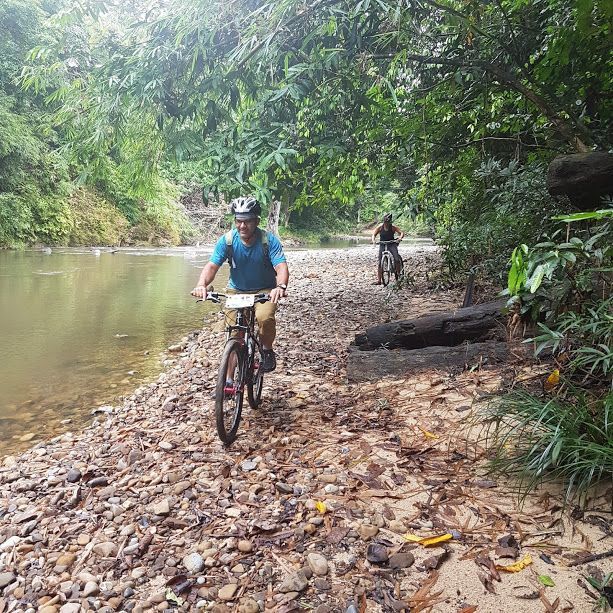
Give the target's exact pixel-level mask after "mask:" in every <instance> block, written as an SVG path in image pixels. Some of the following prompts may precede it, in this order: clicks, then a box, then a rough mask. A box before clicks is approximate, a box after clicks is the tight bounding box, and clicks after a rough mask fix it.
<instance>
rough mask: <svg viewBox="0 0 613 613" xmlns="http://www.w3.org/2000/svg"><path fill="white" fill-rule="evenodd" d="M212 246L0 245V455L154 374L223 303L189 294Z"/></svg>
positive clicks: (86, 417)
mask: <svg viewBox="0 0 613 613" xmlns="http://www.w3.org/2000/svg"><path fill="white" fill-rule="evenodd" d="M424 242H427V243H429V242H430V241H416V243H418V244H424ZM356 244H357V243H355V242H353V243H349V242H347V241H344V242H339V241H334V242H330V243H327V244H326V245H325V247H326V248H338V247H347V246H348V245H349V246H352V245H356ZM373 249H374V248H373ZM210 251H211V248H210V247H209V248H180V249H127V248H125V249H119V250H116V251H114V252H112V251H111V250H109V249H104V248H102V249H100V250H90V249H53V250H51V252H50V253H45V252H44V251H41V250H25V251H2V250H0V355H1V356H2V359H1V360H0V457H1V456H2V455H4V454H7V453H12V452H14V451H17V450H19V449H23V448H25V447H27V446H31V445H33V444H35V443H36V442H38V441H41V440H45V439H48V438H51V437H52V436H54V435H56V434H58V433H60V432H64V431H66V430H69V429H79V428H81V427H83V426H84V425H86V424H87V423H89V422H90V421H91V419H92V416H91V414H92V410H93V409H95V408H96V407H99V406H101V405H104V404H113V403H116V402H117V401H118V399H119V398H120V397H121V396H122V395H125V394H128V393H131V392H132V391H133V390H134V389H135V388H136V387H138V386H139V385H140V384H141V383H143V382H145V381H150V380H152V379H153V378H155V377H156V376H157V375H158V374H159V373H160V371H161V370H162V368H163V364H162V362H163V360H164V359H165V357H169V356H168V355H167V354H166V353H165V350H166V349H167V348H168V346H169V345H171V344H174V343H176V342H177V341H179V340H180V339H181V337H182V336H184V335H186V334H187V333H189V332H191V331H192V330H195V329H197V328H198V327H200V326H201V325H202V320H203V317H204V316H205V315H206V314H207V312H210V311H212V310H214V309H217V308H219V307H217V306H215V305H213V304H210V303H206V304H205V303H197V302H196V301H195V300H194V299H193V298H192V297H191V296H190V295H189V291H190V290H191V289H192V288H193V286H194V285H195V283H196V280H197V279H198V275H199V272H200V270H201V268H202V266H203V264H204V263H205V262H206V261H207V259H208V256H209V254H210ZM227 270H228V269H227V267H226V266H224V267H223V268H222V269H221V271H220V272H219V275H218V279H217V280H216V282H215V285H216V286H217V287H219V288H222V287H224V286H225V281H226V280H227ZM170 357H172V356H170Z"/></svg>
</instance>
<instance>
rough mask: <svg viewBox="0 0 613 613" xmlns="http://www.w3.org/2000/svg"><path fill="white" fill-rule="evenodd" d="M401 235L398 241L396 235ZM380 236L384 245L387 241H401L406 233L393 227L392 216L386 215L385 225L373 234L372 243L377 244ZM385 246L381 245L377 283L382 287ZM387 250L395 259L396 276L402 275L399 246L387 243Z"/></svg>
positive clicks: (376, 229)
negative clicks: (382, 264) (382, 256)
mask: <svg viewBox="0 0 613 613" xmlns="http://www.w3.org/2000/svg"><path fill="white" fill-rule="evenodd" d="M396 234H399V235H400V236H399V237H398V238H397V239H396V238H395V235H396ZM377 235H379V241H380V242H381V243H384V242H386V241H393V240H398V241H401V240H402V239H403V238H404V232H403V231H402V230H401V229H400V228H398V227H396V226H394V225H392V214H391V213H386V214H385V215H384V216H383V223H382V224H380V225H379V226H377V227H376V228H375V229H374V230H373V233H372V243H373V245H374V244H375V242H376V241H375V239H376V237H377ZM383 249H384V245H382V244H380V245H379V257H378V260H377V283H376V285H381V283H382V278H381V277H382V274H381V273H382V270H381V254H382V253H383ZM387 249H388V251H389V252H390V253H391V254H392V256H393V258H394V263H395V265H396V274H400V264H401V260H400V255H399V253H398V245H397V243H387Z"/></svg>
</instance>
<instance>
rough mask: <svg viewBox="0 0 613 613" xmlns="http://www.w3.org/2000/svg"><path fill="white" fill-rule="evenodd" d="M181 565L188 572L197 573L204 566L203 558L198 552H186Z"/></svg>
mask: <svg viewBox="0 0 613 613" xmlns="http://www.w3.org/2000/svg"><path fill="white" fill-rule="evenodd" d="M183 566H185V568H186V569H187V570H188V571H189V572H190V573H199V572H201V571H202V569H203V568H204V558H203V557H202V556H201V555H200V554H199V553H188V554H187V555H186V556H185V557H184V558H183Z"/></svg>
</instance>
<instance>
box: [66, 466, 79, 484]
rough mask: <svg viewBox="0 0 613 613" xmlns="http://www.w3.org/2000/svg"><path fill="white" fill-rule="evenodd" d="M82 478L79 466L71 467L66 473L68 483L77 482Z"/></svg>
mask: <svg viewBox="0 0 613 613" xmlns="http://www.w3.org/2000/svg"><path fill="white" fill-rule="evenodd" d="M80 479H81V471H80V470H79V469H78V468H71V469H70V470H69V471H68V474H67V475H66V481H68V483H76V482H77V481H79V480H80Z"/></svg>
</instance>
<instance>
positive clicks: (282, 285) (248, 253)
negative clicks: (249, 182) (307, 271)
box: [192, 196, 289, 372]
mask: <svg viewBox="0 0 613 613" xmlns="http://www.w3.org/2000/svg"><path fill="white" fill-rule="evenodd" d="M230 210H231V212H232V214H233V215H234V220H235V224H236V228H234V229H233V230H230V232H228V233H227V234H225V235H224V236H222V237H221V238H220V239H219V240H218V241H217V243H216V245H215V249H214V251H213V254H212V255H211V258H210V260H209V261H208V262H207V263H206V264H205V266H204V268H203V269H202V273H201V274H200V279H199V281H198V285H197V286H196V287H195V288H194V289H193V290H192V295H193V296H197V297H198V298H205V297H206V292H207V289H208V287H209V285H210V284H211V283H212V282H213V279H215V275H216V274H217V271H218V270H219V269H220V267H221V266H222V264H223V263H224V262H226V261H227V262H228V263H229V264H230V282H229V283H228V291H230V292H232V291H234V292H235V293H241V294H258V293H260V292H266V293H269V294H270V302H264V303H259V304H256V307H255V317H256V319H257V322H258V328H259V333H260V340H261V342H262V370H263V371H264V372H270V371H273V370H274V369H275V368H276V367H277V359H276V356H275V352H274V351H273V348H272V346H273V343H274V340H275V336H276V322H275V311H276V310H277V303H278V302H279V300H280V299H281V298H283V296H285V292H286V290H287V282H288V281H289V270H288V268H287V261H286V259H285V254H284V253H283V247H282V245H281V242H280V241H279V239H278V238H277V237H276V236H275V235H274V234H272V233H270V232H266V231H265V230H261V229H260V228H258V223H259V221H260V215H261V213H262V208H261V206H260V203H259V202H258V201H257V200H256V199H255V198H253V197H251V196H247V197H241V198H236V199H234V200H232V202H231V203H230ZM228 316H229V317H230V318H231V317H236V312H235V311H231V312H229V313H228Z"/></svg>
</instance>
